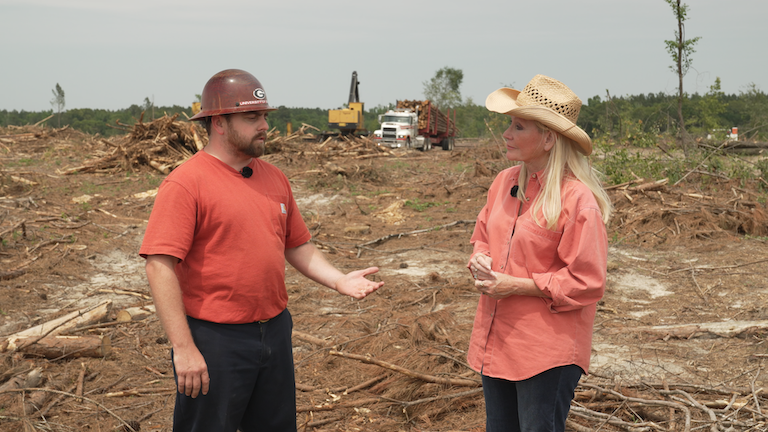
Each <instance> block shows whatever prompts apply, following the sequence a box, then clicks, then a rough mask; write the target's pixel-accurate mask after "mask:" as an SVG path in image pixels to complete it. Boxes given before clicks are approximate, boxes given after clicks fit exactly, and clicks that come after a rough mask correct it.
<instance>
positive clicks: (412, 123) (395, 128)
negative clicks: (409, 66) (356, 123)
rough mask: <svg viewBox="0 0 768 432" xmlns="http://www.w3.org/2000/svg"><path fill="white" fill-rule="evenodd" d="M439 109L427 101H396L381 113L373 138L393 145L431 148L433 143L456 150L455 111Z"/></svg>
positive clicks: (378, 142) (423, 148)
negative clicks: (443, 111) (445, 112)
mask: <svg viewBox="0 0 768 432" xmlns="http://www.w3.org/2000/svg"><path fill="white" fill-rule="evenodd" d="M450 116H451V111H450V110H448V112H447V114H444V113H442V112H440V110H439V109H437V106H435V105H434V104H432V103H430V102H429V101H428V100H425V101H408V100H405V101H397V104H396V106H395V109H391V110H388V111H387V112H385V113H384V114H382V115H380V116H379V123H380V125H381V126H380V128H379V129H378V130H376V131H374V132H373V140H374V142H375V143H376V144H378V145H381V146H388V147H390V148H415V149H420V150H422V151H427V150H431V149H432V146H433V145H435V146H439V147H442V148H443V150H453V147H454V143H455V140H456V133H457V130H456V111H454V112H453V116H454V118H453V119H451V117H450Z"/></svg>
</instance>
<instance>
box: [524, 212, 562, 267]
mask: <svg viewBox="0 0 768 432" xmlns="http://www.w3.org/2000/svg"><path fill="white" fill-rule="evenodd" d="M562 235H563V233H561V232H556V231H550V230H548V229H546V228H543V227H540V226H538V225H536V223H535V222H534V221H532V220H530V219H522V218H521V219H518V221H517V226H516V227H515V234H514V236H512V262H513V263H514V264H515V266H517V267H522V268H525V269H527V270H528V275H529V276H530V275H531V274H532V273H545V272H547V271H548V270H549V269H550V268H551V267H552V263H553V262H555V258H556V257H557V248H558V246H559V245H560V238H561V237H562Z"/></svg>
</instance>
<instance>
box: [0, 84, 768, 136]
mask: <svg viewBox="0 0 768 432" xmlns="http://www.w3.org/2000/svg"><path fill="white" fill-rule="evenodd" d="M677 104H678V96H677V95H669V94H665V93H658V94H652V93H649V94H641V95H636V96H612V95H610V94H608V93H607V94H606V95H605V96H604V97H600V96H595V97H592V98H589V99H588V100H587V101H586V103H585V104H584V106H582V109H581V115H580V116H579V126H580V127H581V128H582V129H584V130H585V131H587V132H588V133H589V134H590V135H591V136H593V137H594V138H604V139H607V140H610V141H614V142H622V143H625V142H626V143H630V144H637V145H651V144H653V143H655V140H656V138H657V137H658V136H659V135H663V134H669V135H672V136H676V135H677V132H678V130H679V127H678V123H679V122H678V113H677ZM393 106H394V102H393V103H392V104H389V105H378V106H375V107H372V108H366V110H365V113H364V120H365V125H366V128H367V129H368V130H369V131H374V130H376V129H377V128H378V124H379V123H378V116H379V115H380V114H383V113H384V112H385V111H386V110H387V109H390V108H392V107H393ZM149 108H152V109H151V110H149ZM682 109H683V114H684V118H685V128H686V131H687V133H689V134H690V135H691V136H693V137H706V136H707V135H712V137H713V138H723V137H725V134H726V132H727V131H730V128H732V127H738V128H739V135H740V137H746V138H749V139H754V140H758V141H766V140H768V95H766V93H764V92H763V91H761V90H759V89H758V88H757V87H756V86H755V85H751V86H750V87H749V88H748V89H747V90H746V91H742V92H740V93H739V94H738V95H736V94H730V95H727V94H725V93H723V92H722V91H721V90H720V79H719V78H718V79H717V80H716V81H715V84H714V85H713V86H712V87H711V88H710V91H709V92H707V93H706V94H704V95H699V94H693V95H686V97H685V100H684V103H683V105H682ZM453 110H455V114H454V111H453ZM453 110H451V114H450V115H451V117H452V118H453V117H454V116H455V118H456V125H457V127H458V128H459V129H460V131H461V137H464V138H490V137H491V131H493V132H492V133H493V134H494V136H495V137H496V138H497V139H500V134H501V133H503V131H504V129H506V127H507V125H508V122H507V119H506V116H503V115H500V114H495V113H491V112H489V111H488V110H487V109H486V108H485V107H484V106H482V105H477V104H475V103H474V102H473V101H472V100H471V99H467V100H465V101H464V102H462V103H460V104H457V105H455V106H454V109H453ZM443 111H444V112H445V111H446V110H443ZM142 113H143V121H144V122H149V121H151V120H153V119H152V118H151V117H152V114H151V113H154V117H155V118H157V117H161V116H163V115H166V114H167V115H175V114H178V115H179V118H180V119H182V120H184V119H186V118H187V117H191V116H192V111H191V108H189V107H181V106H178V105H174V106H170V107H149V106H148V104H147V103H146V101H145V104H144V106H139V105H131V106H130V107H128V108H127V109H123V110H114V111H111V110H103V109H88V108H84V109H69V110H66V111H63V112H60V113H59V112H56V111H55V110H48V111H38V112H32V111H16V110H12V111H8V110H0V127H7V126H9V125H15V126H22V125H30V124H35V123H37V122H39V121H41V120H43V119H45V118H46V117H49V116H51V115H52V114H56V115H55V116H54V117H53V118H51V119H49V120H48V123H47V124H48V125H50V126H58V125H59V124H60V125H61V126H65V125H69V126H70V127H72V128H73V129H76V130H79V131H82V132H85V133H88V134H94V135H95V134H99V135H101V136H105V137H109V136H114V135H122V134H125V133H126V128H125V125H127V126H132V125H133V124H134V123H136V122H138V121H139V119H140V118H142ZM185 114H186V116H185ZM58 117H60V120H59V118H58ZM59 121H60V122H61V123H59ZM289 122H290V123H291V127H292V130H294V131H295V130H298V129H299V128H300V127H301V125H302V123H306V124H308V125H311V126H314V127H316V128H318V129H320V130H328V125H327V124H328V110H326V109H321V108H289V107H285V106H280V107H278V109H277V111H275V112H272V113H270V114H269V123H270V127H273V128H277V130H279V131H280V132H282V133H285V132H286V130H287V125H288V123H289Z"/></svg>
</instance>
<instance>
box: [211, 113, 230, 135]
mask: <svg viewBox="0 0 768 432" xmlns="http://www.w3.org/2000/svg"><path fill="white" fill-rule="evenodd" d="M226 122H227V119H225V118H224V116H220V115H216V116H213V117H211V133H217V134H219V135H224V130H225V128H226V125H225V123H226Z"/></svg>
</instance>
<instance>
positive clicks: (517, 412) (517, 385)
mask: <svg viewBox="0 0 768 432" xmlns="http://www.w3.org/2000/svg"><path fill="white" fill-rule="evenodd" d="M581 374H582V370H581V368H580V367H578V366H576V365H568V366H560V367H556V368H553V369H550V370H547V371H544V372H542V373H540V374H538V375H536V376H533V377H531V378H528V379H526V380H522V381H507V380H505V379H500V378H491V377H488V376H485V375H483V376H482V377H483V394H484V395H485V416H486V425H485V430H486V432H513V431H514V432H563V431H565V419H566V418H567V417H568V410H569V409H570V408H571V400H573V391H574V389H576V385H577V384H578V383H579V378H581Z"/></svg>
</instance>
